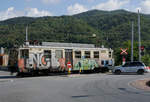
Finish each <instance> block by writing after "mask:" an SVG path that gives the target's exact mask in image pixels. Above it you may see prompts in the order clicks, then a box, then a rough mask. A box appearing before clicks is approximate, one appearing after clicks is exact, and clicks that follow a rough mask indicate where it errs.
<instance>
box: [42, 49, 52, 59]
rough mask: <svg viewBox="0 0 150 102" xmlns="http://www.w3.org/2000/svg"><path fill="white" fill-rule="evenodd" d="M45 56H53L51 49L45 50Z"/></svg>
mask: <svg viewBox="0 0 150 102" xmlns="http://www.w3.org/2000/svg"><path fill="white" fill-rule="evenodd" d="M44 56H45V57H46V58H51V50H44Z"/></svg>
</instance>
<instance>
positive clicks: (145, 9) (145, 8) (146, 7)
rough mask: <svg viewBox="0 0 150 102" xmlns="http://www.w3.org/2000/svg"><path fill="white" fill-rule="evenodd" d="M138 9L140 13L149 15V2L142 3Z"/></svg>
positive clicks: (149, 0)
mask: <svg viewBox="0 0 150 102" xmlns="http://www.w3.org/2000/svg"><path fill="white" fill-rule="evenodd" d="M140 8H141V12H142V13H145V14H150V0H144V1H142V2H141V7H140Z"/></svg>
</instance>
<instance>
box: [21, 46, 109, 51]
mask: <svg viewBox="0 0 150 102" xmlns="http://www.w3.org/2000/svg"><path fill="white" fill-rule="evenodd" d="M28 48H43V49H49V48H50V49H74V50H109V49H108V48H82V47H51V46H31V45H30V46H24V47H21V48H20V49H28ZM110 50H112V49H110Z"/></svg>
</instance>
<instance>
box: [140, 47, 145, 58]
mask: <svg viewBox="0 0 150 102" xmlns="http://www.w3.org/2000/svg"><path fill="white" fill-rule="evenodd" d="M140 49H141V56H144V46H141V48H140Z"/></svg>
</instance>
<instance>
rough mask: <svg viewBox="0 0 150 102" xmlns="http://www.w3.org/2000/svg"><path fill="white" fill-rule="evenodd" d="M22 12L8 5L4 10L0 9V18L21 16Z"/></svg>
mask: <svg viewBox="0 0 150 102" xmlns="http://www.w3.org/2000/svg"><path fill="white" fill-rule="evenodd" d="M22 15H23V12H21V11H15V10H14V7H9V8H8V9H7V10H6V11H0V20H6V19H8V18H13V17H18V16H22Z"/></svg>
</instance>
